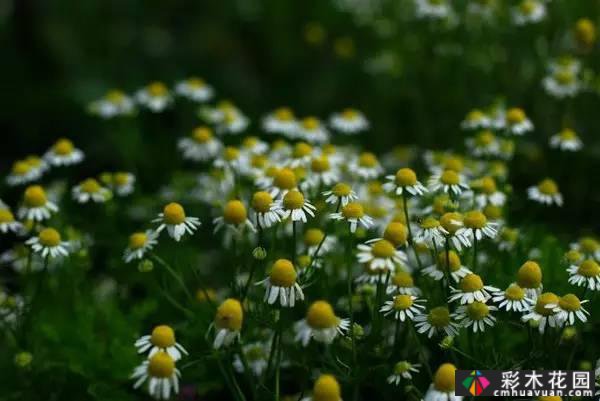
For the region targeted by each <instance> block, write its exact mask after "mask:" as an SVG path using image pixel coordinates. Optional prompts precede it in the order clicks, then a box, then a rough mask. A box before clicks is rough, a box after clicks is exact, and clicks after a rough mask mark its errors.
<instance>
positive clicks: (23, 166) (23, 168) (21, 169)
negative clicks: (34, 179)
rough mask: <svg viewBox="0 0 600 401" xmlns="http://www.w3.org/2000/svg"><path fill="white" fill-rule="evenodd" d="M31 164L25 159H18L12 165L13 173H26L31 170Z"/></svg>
mask: <svg viewBox="0 0 600 401" xmlns="http://www.w3.org/2000/svg"><path fill="white" fill-rule="evenodd" d="M31 168H32V166H31V164H29V163H27V162H25V161H17V162H15V163H14V164H13V166H12V173H13V174H14V175H25V174H27V173H28V172H29V171H30V170H31Z"/></svg>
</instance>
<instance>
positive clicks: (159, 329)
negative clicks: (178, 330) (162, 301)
mask: <svg viewBox="0 0 600 401" xmlns="http://www.w3.org/2000/svg"><path fill="white" fill-rule="evenodd" d="M150 342H152V344H153V345H156V346H157V347H160V348H167V347H172V346H173V345H175V332H174V331H173V329H172V328H170V327H169V326H165V325H161V326H156V327H155V328H154V329H153V330H152V336H151V337H150Z"/></svg>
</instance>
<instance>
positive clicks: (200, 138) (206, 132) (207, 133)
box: [192, 127, 213, 143]
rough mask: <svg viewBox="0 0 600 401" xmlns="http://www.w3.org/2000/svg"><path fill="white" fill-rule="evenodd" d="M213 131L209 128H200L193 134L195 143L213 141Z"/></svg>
mask: <svg viewBox="0 0 600 401" xmlns="http://www.w3.org/2000/svg"><path fill="white" fill-rule="evenodd" d="M212 136H213V134H212V130H211V129H210V128H208V127H198V128H195V129H194V131H193V132H192V137H193V138H194V141H196V142H198V143H206V142H208V141H210V140H211V139H212Z"/></svg>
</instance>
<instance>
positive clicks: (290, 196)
mask: <svg viewBox="0 0 600 401" xmlns="http://www.w3.org/2000/svg"><path fill="white" fill-rule="evenodd" d="M271 210H272V211H274V212H276V213H277V214H279V216H280V217H281V219H282V220H286V219H287V218H289V217H290V216H291V218H292V221H302V222H303V223H306V222H307V220H308V218H307V217H306V216H307V215H309V216H310V217H315V210H317V208H316V207H315V206H313V205H312V204H311V203H310V202H309V201H307V200H306V199H305V198H304V195H302V193H301V192H300V191H297V190H295V189H294V190H291V191H288V192H287V193H286V194H285V195H284V196H283V198H282V199H279V200H277V201H275V204H274V205H273V207H272V208H271Z"/></svg>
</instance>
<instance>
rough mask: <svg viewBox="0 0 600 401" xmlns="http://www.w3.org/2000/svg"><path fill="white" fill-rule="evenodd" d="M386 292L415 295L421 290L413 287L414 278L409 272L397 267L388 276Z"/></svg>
mask: <svg viewBox="0 0 600 401" xmlns="http://www.w3.org/2000/svg"><path fill="white" fill-rule="evenodd" d="M386 293H387V294H404V295H415V296H417V295H420V294H421V290H420V289H419V288H418V287H415V280H414V279H413V277H412V275H411V274H410V273H408V272H405V271H403V270H400V269H397V270H396V272H395V273H394V274H393V275H392V277H391V278H390V282H389V284H388V287H387V289H386Z"/></svg>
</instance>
